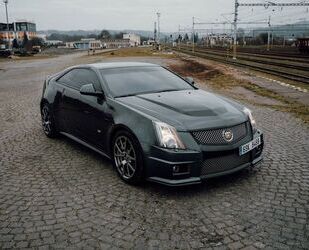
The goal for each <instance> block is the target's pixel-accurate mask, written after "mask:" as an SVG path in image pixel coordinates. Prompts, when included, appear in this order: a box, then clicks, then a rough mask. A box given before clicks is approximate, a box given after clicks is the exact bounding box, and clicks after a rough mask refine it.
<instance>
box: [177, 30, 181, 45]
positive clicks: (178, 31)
mask: <svg viewBox="0 0 309 250" xmlns="http://www.w3.org/2000/svg"><path fill="white" fill-rule="evenodd" d="M177 40H178V49H180V25H178V39H177Z"/></svg>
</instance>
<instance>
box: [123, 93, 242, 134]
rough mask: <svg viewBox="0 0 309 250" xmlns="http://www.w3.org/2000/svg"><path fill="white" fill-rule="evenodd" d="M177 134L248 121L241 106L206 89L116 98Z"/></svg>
mask: <svg viewBox="0 0 309 250" xmlns="http://www.w3.org/2000/svg"><path fill="white" fill-rule="evenodd" d="M117 100H118V101H119V102H121V103H123V104H125V105H127V106H129V107H131V108H134V109H136V110H138V111H139V112H142V113H144V114H146V115H147V116H151V117H153V118H154V120H159V121H162V122H165V123H168V124H170V125H172V126H174V127H175V128H176V129H177V130H178V131H188V130H200V129H209V128H217V127H229V126H233V125H236V124H239V123H242V122H245V121H246V120H247V117H246V115H245V114H244V113H243V112H242V106H241V105H239V104H237V103H235V102H232V101H230V100H227V99H226V98H223V97H219V96H217V95H215V94H212V93H209V92H206V91H203V90H199V89H198V90H182V91H171V92H162V93H152V94H141V95H136V96H129V97H122V98H117Z"/></svg>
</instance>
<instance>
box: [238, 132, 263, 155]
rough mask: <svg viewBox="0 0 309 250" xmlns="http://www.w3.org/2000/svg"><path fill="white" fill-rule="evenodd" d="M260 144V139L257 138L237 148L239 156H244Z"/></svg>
mask: <svg viewBox="0 0 309 250" xmlns="http://www.w3.org/2000/svg"><path fill="white" fill-rule="evenodd" d="M260 144H261V137H260V136H259V137H257V138H255V139H253V140H252V141H250V142H248V143H246V144H245V145H242V146H240V147H239V155H244V154H246V153H248V152H249V151H251V150H252V149H254V148H256V147H257V146H259V145H260Z"/></svg>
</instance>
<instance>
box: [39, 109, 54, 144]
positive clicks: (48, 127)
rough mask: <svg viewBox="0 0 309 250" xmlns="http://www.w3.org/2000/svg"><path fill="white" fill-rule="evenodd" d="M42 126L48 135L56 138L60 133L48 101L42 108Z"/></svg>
mask: <svg viewBox="0 0 309 250" xmlns="http://www.w3.org/2000/svg"><path fill="white" fill-rule="evenodd" d="M41 117H42V128H43V131H44V133H45V135H46V136H47V137H50V138H54V137H56V136H57V135H58V132H57V129H56V125H55V120H54V117H53V115H52V112H51V110H50V107H49V105H48V104H47V103H45V104H43V106H42V109H41Z"/></svg>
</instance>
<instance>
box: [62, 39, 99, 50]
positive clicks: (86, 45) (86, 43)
mask: <svg viewBox="0 0 309 250" xmlns="http://www.w3.org/2000/svg"><path fill="white" fill-rule="evenodd" d="M66 47H67V48H75V49H82V50H95V49H101V48H103V46H102V42H101V41H100V40H96V39H95V38H83V39H81V40H80V41H76V42H69V43H66Z"/></svg>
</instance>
